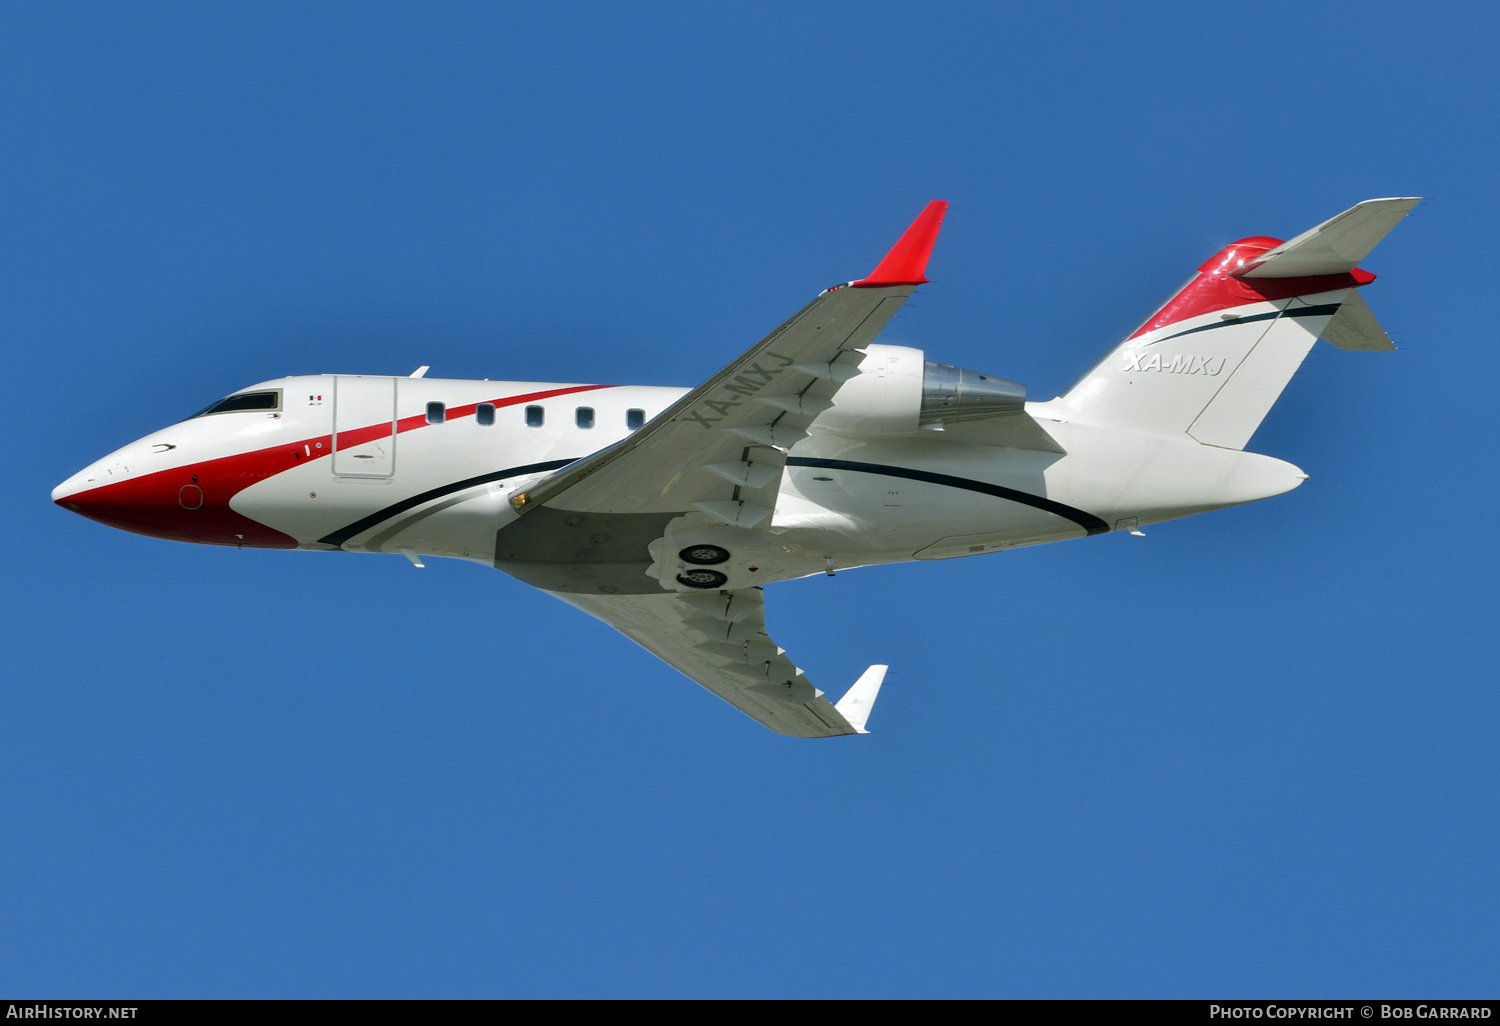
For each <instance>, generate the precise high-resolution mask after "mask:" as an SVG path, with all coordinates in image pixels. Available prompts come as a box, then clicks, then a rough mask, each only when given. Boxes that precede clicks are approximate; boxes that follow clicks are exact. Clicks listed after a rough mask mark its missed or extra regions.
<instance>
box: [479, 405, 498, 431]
mask: <svg viewBox="0 0 1500 1026" xmlns="http://www.w3.org/2000/svg"><path fill="white" fill-rule="evenodd" d="M474 421H475V423H478V424H483V425H484V426H485V427H489V426H490V425H492V424H494V423H495V404H494V403H480V404H479V405H478V406H476V407H474Z"/></svg>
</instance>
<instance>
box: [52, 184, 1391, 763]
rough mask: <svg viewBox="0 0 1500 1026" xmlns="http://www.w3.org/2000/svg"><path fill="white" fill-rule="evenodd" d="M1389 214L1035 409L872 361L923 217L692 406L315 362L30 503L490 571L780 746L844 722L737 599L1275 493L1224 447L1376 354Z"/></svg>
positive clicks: (1280, 252) (1227, 286) (1265, 270)
mask: <svg viewBox="0 0 1500 1026" xmlns="http://www.w3.org/2000/svg"><path fill="white" fill-rule="evenodd" d="M1418 202H1419V198H1417V197H1397V198H1387V199H1372V200H1366V201H1365V202H1363V203H1359V204H1357V205H1355V206H1353V207H1351V208H1350V209H1348V210H1346V211H1344V212H1343V213H1341V214H1339V215H1338V216H1336V217H1334V218H1332V219H1330V220H1328V221H1325V222H1323V223H1322V224H1320V225H1318V226H1316V227H1314V228H1312V229H1310V230H1308V231H1306V232H1303V233H1302V234H1301V235H1298V236H1296V237H1295V238H1293V239H1290V240H1288V241H1285V242H1283V241H1281V240H1279V239H1274V238H1268V237H1263V236H1256V237H1251V238H1244V239H1240V240H1239V241H1238V242H1235V243H1232V244H1230V245H1229V246H1226V247H1225V248H1224V249H1222V250H1220V251H1219V252H1218V253H1216V254H1215V255H1214V256H1212V257H1211V258H1209V259H1208V260H1207V261H1206V262H1205V263H1203V264H1202V265H1201V266H1200V267H1199V268H1198V270H1197V272H1196V273H1195V274H1194V275H1193V277H1192V278H1191V279H1190V280H1189V281H1188V282H1187V284H1186V285H1184V286H1183V287H1182V288H1181V289H1179V290H1178V291H1177V292H1176V293H1175V294H1173V295H1172V296H1171V297H1170V298H1169V299H1168V300H1167V302H1166V303H1164V304H1163V305H1162V306H1160V307H1158V308H1157V310H1156V311H1155V312H1154V313H1152V314H1151V316H1150V317H1148V318H1147V319H1146V320H1145V322H1144V323H1142V324H1141V326H1140V327H1139V328H1137V329H1136V330H1135V331H1133V332H1131V333H1130V335H1129V336H1127V337H1126V338H1125V340H1124V341H1123V342H1121V343H1120V344H1119V345H1118V346H1116V347H1115V348H1114V349H1113V350H1112V351H1111V352H1110V353H1109V354H1108V355H1106V356H1105V357H1104V359H1103V360H1102V361H1100V363H1099V364H1097V365H1096V366H1095V367H1094V368H1093V369H1092V370H1090V371H1088V373H1086V374H1085V375H1084V376H1083V377H1082V378H1081V379H1080V380H1079V381H1078V383H1077V384H1075V385H1074V386H1073V387H1072V388H1070V389H1069V390H1068V391H1067V392H1066V393H1064V394H1063V395H1061V396H1058V397H1057V398H1054V399H1051V400H1049V401H1047V402H1035V401H1030V400H1028V399H1027V394H1026V388H1025V386H1024V385H1021V384H1018V383H1016V382H1013V381H1008V380H1005V379H1003V378H999V377H995V376H993V375H990V374H988V373H980V372H976V371H973V370H969V369H967V368H964V367H956V366H953V365H950V364H945V363H939V362H935V361H932V360H929V359H927V356H926V354H925V353H924V352H923V351H922V350H920V349H914V348H911V347H909V346H899V345H890V344H886V343H881V342H877V341H876V339H877V338H878V337H879V335H880V332H881V330H882V329H883V328H884V327H885V326H886V323H887V322H888V321H889V320H890V319H891V316H892V315H893V314H895V312H896V311H897V310H898V309H900V307H901V304H902V303H903V302H905V300H906V299H907V297H909V296H910V295H911V294H912V292H913V291H914V290H915V289H916V288H917V286H919V285H922V284H924V283H926V282H927V278H926V276H925V273H926V268H927V263H928V259H929V257H930V255H931V253H932V249H933V245H934V243H935V242H936V239H937V235H938V230H939V228H940V227H941V225H942V221H943V218H944V215H945V213H946V211H947V206H948V204H947V202H946V201H943V200H934V201H932V202H931V203H929V204H928V205H927V207H926V208H925V209H924V210H923V211H922V213H921V214H920V215H919V216H918V217H917V219H916V220H915V221H914V222H913V223H912V225H911V227H910V228H908V229H907V231H906V232H905V234H903V235H902V236H901V238H900V240H899V241H898V242H897V243H896V245H895V246H894V247H893V248H892V249H891V250H890V252H889V253H887V254H886V256H885V258H884V259H882V260H881V261H880V263H879V264H877V265H876V267H875V269H874V271H872V272H871V273H870V274H869V275H868V276H866V277H864V278H861V279H859V280H856V281H849V282H844V283H842V284H839V285H834V286H832V287H831V288H828V289H825V290H824V291H822V292H821V293H819V294H818V295H817V297H816V298H815V299H813V300H812V302H810V303H808V304H807V306H805V307H803V308H802V309H801V310H799V311H798V312H797V313H795V314H793V315H792V317H791V318H790V319H789V320H787V321H786V322H785V323H784V324H782V325H781V326H780V327H778V328H777V329H776V330H775V331H773V332H771V333H770V334H769V335H767V336H766V337H765V338H764V339H762V340H761V341H760V342H757V343H756V344H755V345H753V346H751V347H750V348H749V349H748V350H746V351H745V352H744V353H743V354H741V355H740V356H738V357H736V358H735V359H734V360H732V361H731V362H730V363H729V364H727V365H726V366H725V367H724V368H723V369H722V370H720V371H719V372H718V373H717V374H715V375H713V376H712V377H710V378H709V379H708V380H707V381H705V382H703V384H701V385H699V386H698V387H697V388H693V389H684V388H667V387H647V386H633V385H593V384H558V383H550V382H521V381H468V380H441V379H436V378H429V377H425V376H424V375H425V374H426V372H427V370H428V368H427V367H421V368H419V369H418V370H417V371H416V372H414V373H413V374H411V375H410V376H409V377H391V376H384V375H357V374H323V375H307V376H294V377H286V378H281V379H277V380H274V381H265V382H262V383H260V384H257V385H252V386H250V387H249V388H245V389H242V390H240V391H238V392H235V393H234V394H233V395H230V396H227V397H226V398H224V399H221V400H219V401H218V402H215V403H213V404H212V405H210V406H208V407H207V408H206V409H204V410H202V411H201V412H199V413H197V414H195V415H194V416H192V417H189V418H188V419H186V420H184V421H182V422H181V423H178V424H174V425H172V426H171V427H167V428H164V429H162V430H160V431H157V432H155V433H153V434H149V435H147V436H146V437H144V438H142V439H140V440H139V441H136V442H132V443H130V444H129V445H127V446H125V447H124V448H122V449H119V450H118V451H116V452H113V453H111V454H110V455H108V456H105V457H104V458H103V459H101V460H99V461H98V462H96V463H94V464H92V465H90V466H88V467H86V468H85V469H83V470H81V471H79V472H78V473H77V474H74V475H73V476H72V477H70V478H68V479H67V480H66V481H64V482H63V483H62V484H60V485H58V486H57V488H56V489H54V490H53V492H52V498H53V501H54V502H56V503H57V504H58V505H60V506H63V507H64V508H66V509H69V510H72V511H73V512H75V513H80V514H82V515H83V516H86V517H89V518H91V519H93V520H97V521H99V522H101V523H104V524H108V525H110V526H112V527H118V528H122V529H124V530H127V531H133V532H136V533H138V534H145V535H151V536H153V537H157V538H168V539H173V540H177V541H186V542H197V543H201V544H207V545H234V546H238V547H244V548H268V549H312V550H328V551H342V552H384V553H392V554H401V555H404V556H405V557H406V558H407V559H408V560H410V561H411V562H412V563H413V564H414V565H416V566H417V567H421V566H423V565H424V564H423V559H424V558H426V557H432V556H439V557H450V558H454V559H464V560H471V561H474V562H478V563H483V564H485V565H486V566H493V567H495V568H496V569H499V570H502V571H504V572H505V573H507V574H510V575H511V576H513V577H515V578H517V579H518V580H521V581H524V582H525V583H527V584H530V585H533V586H535V587H537V588H540V589H541V590H543V591H546V592H550V593H551V594H553V595H555V596H557V597H558V598H560V599H562V600H563V601H565V602H568V603H570V604H572V605H574V606H576V607H578V608H579V609H581V610H583V611H584V612H586V613H589V614H591V615H593V616H595V617H597V618H598V619H600V620H603V621H604V622H605V623H607V624H609V625H610V626H612V627H614V628H616V629H617V630H619V631H620V632H621V633H623V634H625V635H626V636H627V637H629V638H630V639H632V640H633V641H635V642H637V643H638V644H640V645H641V646H643V647H644V648H646V649H647V650H648V651H650V652H652V653H654V654H655V655H657V656H658V657H660V658H661V659H662V660H664V661H665V662H667V663H668V664H670V665H671V666H673V667H675V668H676V669H677V670H679V671H681V672H682V673H683V674H685V675H686V676H687V677H689V678H690V679H692V680H693V681H696V682H697V683H698V684H700V685H702V686H703V687H705V688H707V689H708V690H709V691H711V692H713V693H714V694H716V695H718V696H719V697H720V698H722V699H724V700H725V701H726V702H728V703H729V704H730V705H733V706H734V707H735V708H737V709H739V710H741V711H742V712H745V713H747V714H749V715H750V716H751V717H753V718H754V719H756V720H758V721H759V722H760V723H762V724H764V725H765V726H767V727H769V728H770V729H771V730H773V731H776V732H778V733H780V734H784V735H789V736H793V737H835V736H841V735H851V734H864V733H868V731H867V730H866V724H867V722H868V718H869V714H870V710H871V707H872V706H873V705H874V702H875V699H876V696H877V694H878V693H879V690H880V686H881V683H882V681H883V680H884V677H885V673H886V670H887V667H886V666H885V665H880V664H877V665H874V666H871V667H870V668H869V669H868V670H866V671H865V672H864V674H862V675H861V676H860V677H859V679H858V680H857V681H856V682H855V683H854V685H853V686H852V687H851V688H850V689H849V690H848V692H847V693H846V694H845V695H844V696H843V697H842V698H841V699H839V701H838V702H836V703H835V702H833V701H830V699H829V698H828V697H827V696H826V695H825V694H824V693H823V692H822V691H821V690H819V689H818V688H816V687H814V686H813V684H812V683H811V682H810V681H809V680H808V679H807V677H806V676H805V675H804V673H803V671H802V670H801V669H800V668H798V667H797V666H796V665H795V664H794V663H793V662H792V661H791V659H790V658H789V657H788V656H787V655H786V653H785V651H784V650H783V649H782V648H781V647H780V646H778V645H777V644H776V643H775V642H774V641H773V640H772V639H771V637H770V635H769V634H768V633H767V631H766V615H765V601H764V592H763V590H762V589H763V586H764V585H767V584H772V583H776V582H780V581H787V580H791V579H793V578H800V577H808V576H812V575H816V574H824V573H826V574H830V575H831V574H833V573H834V572H835V571H838V570H844V569H850V568H854V567H860V566H869V565H874V564H881V563H901V562H907V561H910V560H933V559H950V558H957V557H962V556H971V555H977V554H980V553H991V552H1000V551H1004V550H1006V549H1013V548H1019V547H1021V546H1027V545H1038V544H1042V543H1045V542H1056V541H1066V540H1069V539H1074V538H1086V537H1090V536H1092V535H1098V534H1107V533H1110V532H1115V531H1123V532H1129V533H1130V534H1134V535H1139V534H1141V533H1142V530H1141V529H1142V528H1144V527H1147V526H1150V525H1152V524H1156V523H1160V522H1162V521H1166V520H1172V519H1174V518H1177V517H1185V516H1191V515H1193V514H1196V513H1203V512H1207V511H1209V510H1216V509H1223V508H1225V507H1227V506H1234V505H1238V504H1240V503H1245V502H1253V501H1255V500H1258V499H1265V498H1269V497H1271V496H1274V495H1279V494H1281V493H1283V492H1287V491H1290V490H1291V489H1293V488H1296V487H1297V486H1299V485H1300V484H1301V483H1302V482H1303V481H1305V480H1307V475H1306V474H1304V473H1303V472H1302V471H1301V470H1300V469H1298V468H1297V467H1295V466H1293V465H1292V464H1290V463H1287V462H1284V461H1282V460H1278V459H1273V458H1271V457H1269V456H1263V455H1258V454H1256V453H1251V452H1246V451H1245V446H1246V444H1247V443H1248V442H1249V441H1250V438H1251V436H1252V435H1253V434H1254V433H1255V430H1256V428H1257V427H1258V426H1259V425H1260V423H1261V421H1262V419H1263V418H1264V417H1265V415H1266V413H1267V412H1268V411H1269V410H1270V408H1271V405H1272V404H1273V403H1274V402H1275V401H1276V399H1277V397H1278V396H1280V394H1281V392H1282V389H1283V388H1284V387H1285V386H1286V384H1287V382H1288V381H1289V380H1290V379H1291V376H1292V375H1293V374H1294V373H1295V372H1296V370H1297V368H1298V366H1299V365H1300V364H1301V363H1302V360H1303V358H1304V357H1305V356H1306V355H1307V353H1308V351H1309V350H1310V349H1311V347H1312V345H1313V343H1314V342H1315V341H1317V339H1319V338H1320V337H1321V338H1323V339H1325V340H1327V341H1328V342H1330V343H1332V344H1333V345H1334V346H1337V347H1339V348H1341V349H1347V350H1365V351H1373V350H1390V349H1394V348H1395V346H1394V345H1392V343H1391V341H1390V339H1389V338H1388V337H1387V335H1386V333H1385V331H1384V330H1382V328H1381V327H1380V325H1379V324H1378V323H1377V322H1376V320H1375V317H1374V315H1373V314H1372V313H1371V312H1370V309H1369V307H1368V306H1367V305H1366V304H1365V302H1364V300H1363V299H1361V298H1360V293H1359V291H1358V290H1359V289H1361V288H1363V287H1364V286H1366V285H1368V284H1370V282H1372V281H1374V280H1375V276H1374V275H1373V274H1370V273H1369V272H1368V271H1365V270H1363V269H1361V268H1360V267H1358V266H1357V265H1358V263H1359V262H1360V261H1361V260H1363V259H1364V257H1365V256H1366V255H1367V254H1368V253H1369V252H1370V251H1371V250H1372V249H1373V248H1374V247H1375V245H1376V244H1377V243H1378V242H1379V241H1380V240H1381V239H1382V238H1384V237H1385V235H1386V233H1387V232H1389V231H1390V230H1391V228H1393V227H1394V226H1395V225H1396V223H1397V222H1399V221H1400V220H1401V219H1402V218H1403V217H1405V216H1406V214H1407V213H1408V212H1409V211H1410V210H1411V209H1412V208H1413V207H1414V206H1415V205H1416V204H1417V203H1418Z"/></svg>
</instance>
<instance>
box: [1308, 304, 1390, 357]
mask: <svg viewBox="0 0 1500 1026" xmlns="http://www.w3.org/2000/svg"><path fill="white" fill-rule="evenodd" d="M1323 338H1324V340H1325V341H1327V342H1331V343H1333V344H1334V345H1336V346H1338V347H1339V348H1340V349H1364V350H1379V349H1395V348H1396V344H1395V343H1394V342H1392V341H1391V340H1390V337H1389V336H1387V335H1386V333H1385V329H1384V328H1382V327H1381V326H1380V322H1378V321H1377V320H1375V315H1374V314H1373V313H1371V312H1370V307H1369V306H1368V305H1367V304H1366V303H1365V301H1364V299H1363V298H1361V297H1360V294H1359V293H1358V292H1355V291H1354V290H1353V289H1350V290H1349V295H1348V298H1346V299H1345V300H1344V302H1343V305H1341V306H1340V307H1339V312H1338V313H1336V314H1334V315H1333V320H1331V321H1329V322H1328V327H1326V328H1324V329H1323Z"/></svg>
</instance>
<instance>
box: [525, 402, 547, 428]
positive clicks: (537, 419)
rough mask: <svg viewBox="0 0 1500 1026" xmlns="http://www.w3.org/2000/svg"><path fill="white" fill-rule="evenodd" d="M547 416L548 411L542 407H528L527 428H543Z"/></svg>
mask: <svg viewBox="0 0 1500 1026" xmlns="http://www.w3.org/2000/svg"><path fill="white" fill-rule="evenodd" d="M546 414H547V411H546V410H545V409H543V408H542V407H540V406H528V407H526V426H527V427H541V426H542V420H543V419H544V418H545V417H546Z"/></svg>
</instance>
